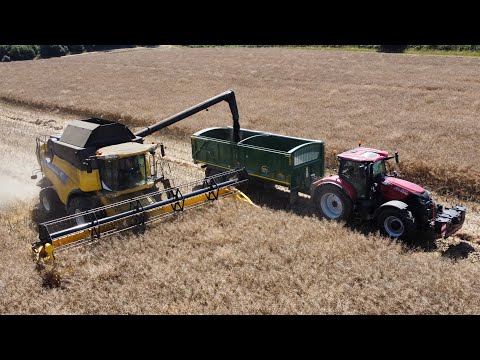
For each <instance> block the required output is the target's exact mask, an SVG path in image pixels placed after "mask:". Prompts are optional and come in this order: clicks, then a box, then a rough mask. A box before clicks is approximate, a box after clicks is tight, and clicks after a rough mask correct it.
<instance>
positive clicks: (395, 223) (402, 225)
mask: <svg viewBox="0 0 480 360" xmlns="http://www.w3.org/2000/svg"><path fill="white" fill-rule="evenodd" d="M377 225H378V227H379V228H380V232H381V233H382V235H384V236H387V237H389V238H391V239H398V240H403V241H410V240H412V238H413V237H414V235H415V233H416V227H415V219H414V218H413V215H412V213H411V212H410V211H408V210H400V209H396V208H393V207H387V208H386V209H385V210H383V211H382V212H381V213H380V214H379V215H378V217H377Z"/></svg>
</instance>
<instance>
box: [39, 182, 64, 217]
mask: <svg viewBox="0 0 480 360" xmlns="http://www.w3.org/2000/svg"><path fill="white" fill-rule="evenodd" d="M39 197H40V205H41V206H42V208H43V210H44V211H45V212H46V213H47V214H52V213H54V212H55V210H58V209H60V208H61V207H62V206H63V205H62V202H61V201H60V199H59V198H58V195H57V192H56V191H55V190H54V189H53V188H52V187H48V188H45V189H42V190H40V195H39Z"/></svg>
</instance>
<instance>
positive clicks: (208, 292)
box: [0, 47, 480, 314]
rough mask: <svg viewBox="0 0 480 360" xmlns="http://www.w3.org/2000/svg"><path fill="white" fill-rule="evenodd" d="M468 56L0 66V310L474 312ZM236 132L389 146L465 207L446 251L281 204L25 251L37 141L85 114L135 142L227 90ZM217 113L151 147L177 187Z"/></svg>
mask: <svg viewBox="0 0 480 360" xmlns="http://www.w3.org/2000/svg"><path fill="white" fill-rule="evenodd" d="M479 61H480V60H479V59H476V58H462V57H448V58H445V57H441V56H413V55H409V56H403V55H396V54H377V53H349V52H342V51H334V52H333V51H332V52H331V51H308V50H293V49H235V48H225V49H218V48H215V49H185V48H177V47H163V48H159V49H132V50H128V51H113V52H110V53H91V54H87V55H79V56H67V57H64V58H59V59H49V60H38V61H27V62H17V63H0V84H1V85H2V86H0V98H1V99H2V100H0V133H1V134H2V137H3V141H2V144H1V145H0V149H1V150H2V151H1V152H0V159H1V160H2V161H1V162H0V183H1V185H2V186H1V187H0V246H1V247H2V249H3V252H4V253H3V261H2V262H1V263H0V294H1V296H0V313H1V314H478V313H479V312H480V298H479V297H480V295H479V294H480V292H479V290H480V280H479V279H478V266H479V264H480V206H479V204H478V195H479V194H480V192H479V187H478V186H479V185H478V184H479V179H480V174H479V172H478V170H476V169H475V167H474V166H472V165H473V158H474V157H475V155H476V154H477V152H478V151H479V150H478V146H476V144H477V140H476V137H477V134H478V133H479V131H478V130H479V125H478V123H477V121H476V113H477V112H478V110H479V108H480V102H479V100H477V99H478V95H479V93H480V81H476V79H477V77H476V72H477V68H478V66H477V65H478V64H477V62H479ZM230 88H231V89H233V90H235V92H236V94H237V101H238V104H239V110H240V123H241V125H242V126H243V127H245V128H254V129H260V130H266V131H270V132H275V133H281V134H287V135H293V136H304V137H308V138H319V139H322V140H324V141H325V142H326V147H327V149H328V151H329V159H328V161H329V166H330V167H334V165H333V161H332V160H333V154H334V152H339V151H343V150H346V149H348V148H351V147H354V146H356V145H357V142H358V141H362V142H363V144H364V145H368V146H372V147H378V148H384V149H387V150H394V149H395V148H397V147H398V150H399V152H400V156H401V161H402V168H401V169H400V171H401V174H402V175H403V176H405V177H406V178H407V179H409V180H413V181H418V182H419V183H421V184H427V185H428V186H429V188H430V189H432V190H433V191H434V194H435V196H436V197H437V198H438V199H439V200H440V201H444V202H446V203H447V204H448V203H455V202H463V203H465V204H466V205H467V208H468V211H469V212H468V213H467V220H466V223H465V225H464V228H463V229H462V231H461V232H460V233H459V234H457V235H456V236H454V237H452V238H449V239H447V240H439V241H437V242H435V243H425V242H423V241H421V240H418V241H416V242H414V244H413V245H408V246H407V245H406V244H401V243H395V242H391V241H389V240H387V239H385V238H383V237H380V236H379V235H378V234H377V233H376V231H375V230H374V229H370V228H368V227H364V226H360V227H343V226H341V225H339V224H335V223H329V222H326V221H323V220H321V219H319V218H318V217H317V216H316V214H315V212H314V211H312V210H311V209H309V208H308V205H307V203H306V202H300V204H299V205H296V206H293V207H292V206H290V205H289V204H288V196H287V194H285V193H283V192H281V191H275V192H274V193H273V194H271V193H263V192H259V193H253V194H250V195H251V198H252V199H253V200H254V201H255V202H256V203H257V204H258V205H260V208H255V207H251V206H248V205H247V204H244V203H239V202H234V201H231V200H225V201H222V202H219V203H216V204H212V205H211V206H208V207H205V208H202V209H196V210H192V211H190V212H187V213H185V214H183V215H181V216H179V217H177V218H171V219H169V220H166V221H163V222H159V223H157V224H156V225H155V226H151V227H149V229H148V230H147V232H146V233H145V234H143V235H134V234H128V233H127V234H125V235H124V236H117V237H115V238H108V239H105V240H104V241H101V242H99V243H95V244H92V245H89V246H85V247H82V248H79V249H75V250H71V251H65V252H60V253H58V255H57V259H56V261H55V263H54V265H37V264H36V263H35V261H34V260H33V258H32V256H31V253H30V252H29V244H30V243H32V242H34V241H35V240H36V237H37V234H36V224H37V223H38V222H39V221H41V220H42V219H44V217H43V215H42V214H41V212H40V210H39V206H38V199H37V194H38V188H36V187H35V182H34V181H31V180H30V174H31V171H32V170H33V169H35V168H37V167H38V166H37V165H36V162H35V155H34V149H35V141H34V139H35V136H38V135H41V134H49V133H58V132H61V131H62V129H63V128H64V126H65V124H66V122H67V121H69V120H72V119H76V118H78V117H80V116H87V115H95V116H104V117H107V118H114V119H122V120H123V121H124V122H125V123H127V124H129V125H130V126H131V127H132V128H133V129H138V128H140V127H141V126H146V125H149V124H151V123H152V122H154V121H157V120H161V119H162V118H166V117H167V116H170V115H172V114H174V113H176V112H178V111H181V110H183V109H184V108H186V107H189V106H191V105H194V104H195V103H198V102H200V101H203V100H205V99H206V98H208V97H211V96H214V95H216V94H218V93H220V92H223V91H225V90H227V89H230ZM227 109H228V106H227V105H226V104H225V105H224V106H221V105H219V106H217V107H215V108H212V109H211V110H210V111H209V112H203V113H201V114H198V115H196V116H195V117H194V118H192V119H189V120H187V121H185V122H182V123H179V124H178V125H174V126H173V127H172V128H169V129H167V130H165V131H162V132H160V133H157V134H156V135H155V136H152V137H151V139H152V140H158V141H163V142H164V143H165V144H166V145H167V154H168V155H169V157H171V160H172V165H173V164H176V165H177V167H176V168H175V171H176V174H177V177H179V178H182V177H184V178H189V177H192V176H198V174H199V172H200V169H199V168H198V167H194V166H190V167H189V165H188V162H189V161H190V152H189V138H188V136H189V135H190V134H191V133H193V132H194V131H197V130H199V129H202V128H204V127H207V126H225V125H231V118H230V116H229V114H228V112H227Z"/></svg>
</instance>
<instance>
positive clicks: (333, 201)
mask: <svg viewBox="0 0 480 360" xmlns="http://www.w3.org/2000/svg"><path fill="white" fill-rule="evenodd" d="M314 201H315V206H316V208H317V209H318V211H319V212H320V215H322V217H324V218H325V219H328V220H335V221H347V220H348V219H349V218H350V215H351V213H352V208H353V204H352V200H351V199H350V198H349V197H348V196H347V194H345V192H344V191H343V190H342V189H340V188H339V187H338V186H335V185H330V184H326V185H320V186H319V187H318V188H317V190H316V192H315V197H314Z"/></svg>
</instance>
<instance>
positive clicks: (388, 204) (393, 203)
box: [373, 200, 408, 219]
mask: <svg viewBox="0 0 480 360" xmlns="http://www.w3.org/2000/svg"><path fill="white" fill-rule="evenodd" d="M386 207H392V208H396V209H398V210H402V211H407V209H408V205H407V204H405V203H404V202H403V201H399V200H392V201H387V202H386V203H385V204H382V205H381V206H379V207H378V209H377V210H375V212H374V214H373V218H374V219H376V218H377V217H378V215H380V213H381V212H382V211H383V210H384V209H385V208H386Z"/></svg>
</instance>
